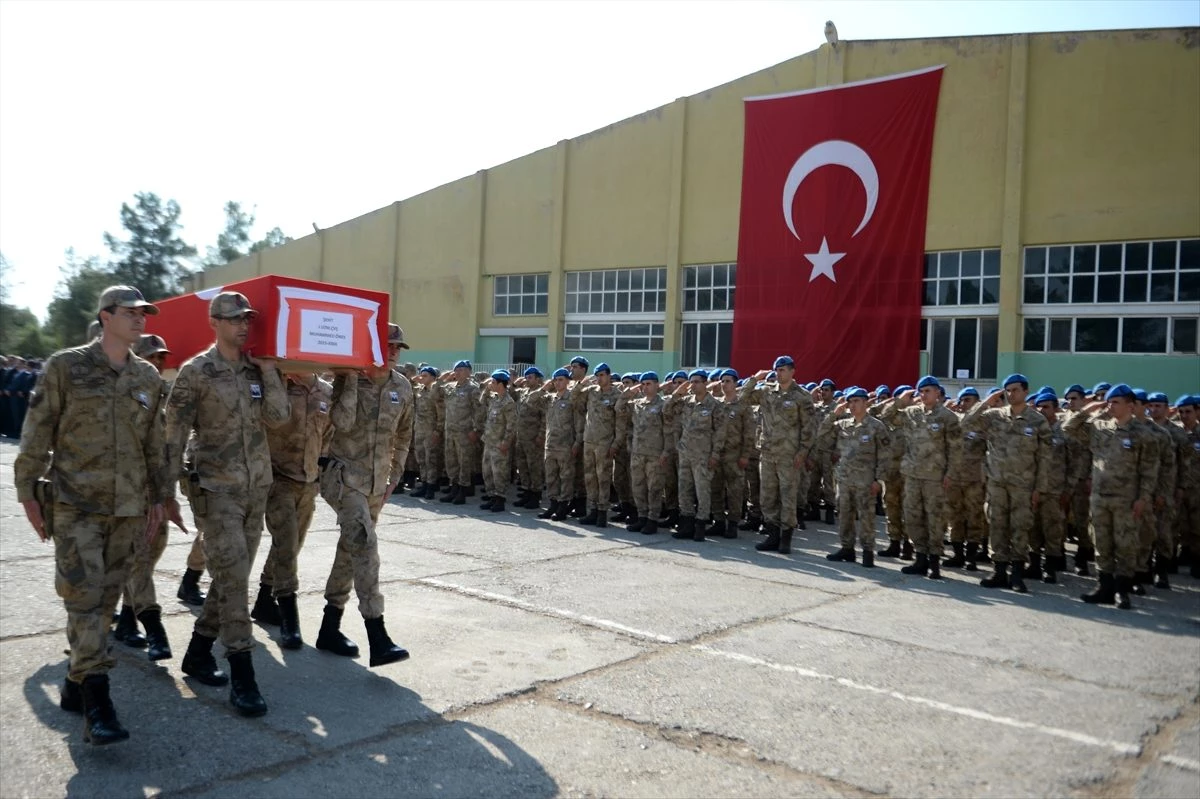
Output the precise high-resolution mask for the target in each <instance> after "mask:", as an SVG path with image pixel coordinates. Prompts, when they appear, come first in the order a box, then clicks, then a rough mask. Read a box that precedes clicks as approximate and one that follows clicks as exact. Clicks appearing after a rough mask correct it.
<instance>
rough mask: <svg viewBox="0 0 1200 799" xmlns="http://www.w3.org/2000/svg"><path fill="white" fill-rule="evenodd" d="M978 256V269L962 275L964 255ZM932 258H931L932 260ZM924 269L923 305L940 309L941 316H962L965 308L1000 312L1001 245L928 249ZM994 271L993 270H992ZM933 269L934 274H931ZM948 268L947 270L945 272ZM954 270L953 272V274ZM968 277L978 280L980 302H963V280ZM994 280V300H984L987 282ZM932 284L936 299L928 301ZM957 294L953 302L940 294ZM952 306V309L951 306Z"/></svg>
mask: <svg viewBox="0 0 1200 799" xmlns="http://www.w3.org/2000/svg"><path fill="white" fill-rule="evenodd" d="M975 254H978V256H979V273H978V274H973V275H963V273H962V263H963V260H964V256H972V257H973V256H974V255H975ZM931 259H932V262H931ZM989 260H990V261H992V262H993V263H990V264H989ZM921 268H922V272H921V307H922V309H925V310H928V309H934V308H936V309H938V310H939V311H941V312H942V313H941V315H942V316H951V315H952V316H962V309H964V308H966V309H971V310H972V311H980V312H982V313H983V315H993V314H996V315H998V314H999V312H1000V272H1001V262H1000V248H999V247H974V248H969V249H965V250H935V251H931V252H927V253H925V259H924V261H923V262H922V267H921ZM989 271H994V274H989ZM931 272H932V274H931ZM943 272H945V274H943ZM951 272H953V274H950V273H951ZM967 281H978V282H979V297H978V301H977V302H969V303H964V302H962V295H963V284H964V283H965V282H967ZM989 282H991V283H993V288H994V290H995V302H984V292H985V290H986V288H987V285H988V283H989ZM931 287H932V290H933V298H934V302H933V303H932V304H930V303H927V302H926V299H927V298H928V292H929V291H930V288H931ZM951 289H952V293H953V294H954V298H955V299H954V302H941V298H942V297H943V296H944V295H946V294H947V293H950V290H951ZM948 309H953V310H948Z"/></svg>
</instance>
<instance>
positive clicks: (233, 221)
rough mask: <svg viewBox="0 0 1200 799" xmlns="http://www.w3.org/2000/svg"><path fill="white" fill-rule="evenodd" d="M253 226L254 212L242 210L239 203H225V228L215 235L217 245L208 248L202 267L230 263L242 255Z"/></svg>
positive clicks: (248, 242) (247, 248)
mask: <svg viewBox="0 0 1200 799" xmlns="http://www.w3.org/2000/svg"><path fill="white" fill-rule="evenodd" d="M252 227H254V212H253V211H251V212H249V213H247V212H246V211H243V210H242V206H241V203H237V202H234V201H233V200H230V201H229V202H227V203H225V229H224V230H222V231H221V233H220V234H219V235H218V236H217V246H216V247H209V248H208V255H207V256H206V257H205V259H204V268H205V269H209V268H211V267H214V266H221V265H222V264H227V263H231V262H233V261H236V260H237V259H238V258H241V257H243V256H244V255H246V253H247V252H249V248H250V228H252Z"/></svg>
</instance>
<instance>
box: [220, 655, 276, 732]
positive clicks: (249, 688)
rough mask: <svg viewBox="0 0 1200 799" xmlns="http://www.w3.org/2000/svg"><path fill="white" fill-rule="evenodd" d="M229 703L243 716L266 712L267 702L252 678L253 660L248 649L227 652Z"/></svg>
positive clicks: (258, 714) (259, 714)
mask: <svg viewBox="0 0 1200 799" xmlns="http://www.w3.org/2000/svg"><path fill="white" fill-rule="evenodd" d="M229 676H230V680H229V704H231V705H233V706H234V707H235V708H236V709H237V712H238V713H241V714H242V715H243V716H261V715H263V714H264V713H266V712H267V703H266V702H265V701H264V700H263V698H262V694H260V693H259V692H258V683H257V682H255V680H254V661H252V660H251V659H250V650H249V649H247V650H245V651H242V652H230V653H229Z"/></svg>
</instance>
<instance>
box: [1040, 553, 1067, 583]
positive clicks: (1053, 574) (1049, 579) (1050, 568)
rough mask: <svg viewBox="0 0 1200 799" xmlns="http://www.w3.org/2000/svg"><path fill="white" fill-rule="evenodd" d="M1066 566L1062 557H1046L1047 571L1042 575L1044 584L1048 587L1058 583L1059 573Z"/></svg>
mask: <svg viewBox="0 0 1200 799" xmlns="http://www.w3.org/2000/svg"><path fill="white" fill-rule="evenodd" d="M1060 561H1061V563H1060ZM1065 565H1066V561H1064V560H1063V558H1062V556H1061V555H1047V556H1046V571H1045V572H1044V573H1043V574H1042V582H1043V583H1046V584H1047V585H1054V584H1055V583H1057V582H1058V572H1059V571H1060V570H1061V568H1062V566H1065Z"/></svg>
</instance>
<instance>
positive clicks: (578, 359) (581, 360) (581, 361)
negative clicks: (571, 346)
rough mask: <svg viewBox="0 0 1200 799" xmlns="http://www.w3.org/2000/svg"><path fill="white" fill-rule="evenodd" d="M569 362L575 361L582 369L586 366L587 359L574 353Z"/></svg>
mask: <svg viewBox="0 0 1200 799" xmlns="http://www.w3.org/2000/svg"><path fill="white" fill-rule="evenodd" d="M571 363H577V364H579V365H580V366H582V367H583V368H584V369H586V368H588V359H587V358H585V357H583V356H582V355H576V356H575V357H574V358H572V359H571Z"/></svg>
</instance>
